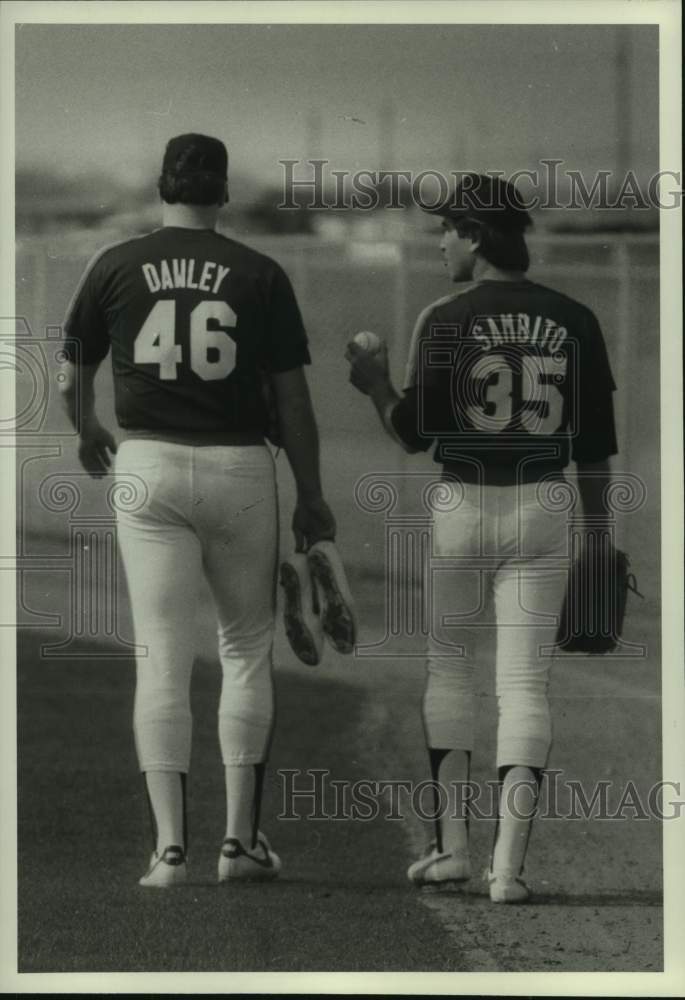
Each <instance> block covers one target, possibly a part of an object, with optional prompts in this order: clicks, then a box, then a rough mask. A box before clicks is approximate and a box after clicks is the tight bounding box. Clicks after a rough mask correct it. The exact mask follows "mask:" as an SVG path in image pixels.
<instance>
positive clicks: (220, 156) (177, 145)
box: [162, 132, 228, 180]
mask: <svg viewBox="0 0 685 1000" xmlns="http://www.w3.org/2000/svg"><path fill="white" fill-rule="evenodd" d="M162 173H165V174H174V175H176V176H179V175H191V174H214V175H215V176H216V177H221V178H222V179H223V180H226V178H227V176H228V153H227V152H226V147H225V146H224V144H223V142H221V140H220V139H213V138H212V137H211V136H209V135H199V134H198V133H197V132H188V133H186V134H185V135H177V136H175V137H174V138H173V139H169V141H168V143H167V146H166V149H165V151H164V159H163V161H162Z"/></svg>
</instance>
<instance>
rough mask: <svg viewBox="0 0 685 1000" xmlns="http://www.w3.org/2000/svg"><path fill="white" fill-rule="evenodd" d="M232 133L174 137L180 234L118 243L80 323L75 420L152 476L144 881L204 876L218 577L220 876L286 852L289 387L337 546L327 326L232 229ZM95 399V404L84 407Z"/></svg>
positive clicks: (139, 599) (325, 526) (299, 462)
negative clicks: (195, 802) (271, 788)
mask: <svg viewBox="0 0 685 1000" xmlns="http://www.w3.org/2000/svg"><path fill="white" fill-rule="evenodd" d="M227 172H228V158H227V153H226V149H225V147H224V145H223V143H221V142H220V141H219V140H217V139H213V138H209V137H207V136H202V135H195V134H190V135H181V136H177V137H176V138H174V139H172V140H171V141H170V142H169V143H168V145H167V148H166V152H165V155H164V161H163V165H162V173H161V177H160V180H159V191H160V195H161V198H162V201H163V225H162V227H161V228H159V229H157V230H155V231H154V232H151V233H149V234H147V235H145V236H141V237H138V238H135V239H129V240H125V241H124V242H122V243H118V244H116V245H114V246H110V247H107V248H105V249H104V250H102V251H101V252H100V253H99V254H97V256H96V257H95V258H94V259H93V260H92V261H91V262H90V264H89V265H88V267H87V269H86V272H85V274H84V276H83V278H82V280H81V283H80V285H79V287H78V289H77V291H76V293H75V295H74V298H73V301H72V303H71V305H70V307H69V311H68V316H67V318H66V321H65V331H66V336H67V338H68V339H67V352H68V356H69V361H68V364H67V366H66V369H67V370H66V372H65V374H66V379H65V381H64V382H63V384H62V389H63V393H64V401H65V404H66V407H67V411H68V413H69V414H70V416H71V418H72V420H73V421H74V423H75V425H76V426H77V428H78V430H79V431H80V446H79V456H80V459H81V461H82V463H83V465H84V466H85V468H86V469H87V470H88V472H90V473H91V474H92V475H93V476H101V475H103V474H105V473H106V472H107V471H108V469H109V468H110V461H111V457H110V456H111V455H112V454H113V453H115V452H116V475H117V477H120V476H121V477H123V478H125V479H126V480H128V481H130V482H134V483H138V484H139V488H140V498H139V499H140V503H139V504H138V507H137V509H135V510H133V509H131V510H130V511H128V512H121V513H120V515H119V517H118V522H119V528H118V537H119V542H120V547H121V553H122V557H123V562H124V566H125V570H126V576H127V580H128V586H129V592H130V599H131V607H132V611H133V618H134V626H135V634H136V641H137V643H139V644H141V645H142V646H144V647H147V655H145V656H141V657H140V658H139V659H138V662H137V684H136V696H135V708H134V732H135V740H136V749H137V753H138V758H139V762H140V768H141V771H143V772H144V775H145V781H146V788H147V793H148V796H149V802H150V806H151V813H152V817H153V820H154V826H155V828H156V843H155V850H154V853H153V855H152V860H151V864H150V867H149V870H148V872H147V874H146V875H144V876H143V878H142V879H141V880H140V881H141V884H142V885H145V886H150V887H167V886H172V885H176V884H179V883H182V882H183V881H184V880H185V877H186V850H187V836H186V830H185V776H186V774H187V772H188V769H189V764H190V746H191V713H190V701H189V687H190V675H191V668H192V663H193V656H194V648H193V628H192V626H193V622H194V617H195V610H196V604H197V598H198V592H199V583H200V580H201V576H202V574H204V576H205V578H206V580H207V581H208V583H209V586H210V588H211V591H212V594H213V597H214V600H215V603H216V609H217V615H218V622H219V627H218V637H219V656H220V660H221V665H222V668H223V684H222V691H221V700H220V704H219V713H218V725H219V740H220V745H221V752H222V757H223V762H224V766H225V774H226V798H227V825H226V835H225V840H224V842H223V845H222V848H221V853H220V857H219V881H224V880H228V879H234V878H238V879H239V878H265V879H266V878H272V877H274V876H275V875H276V874H277V873H278V871H279V869H280V861H279V859H278V857H277V855H276V854H275V853H274V852H273V851H272V850H271V848H270V845H269V843H268V841H267V839H266V837H265V836H264V835H263V834H262V833H261V832H260V831H259V807H260V799H261V790H262V782H263V776H264V766H265V762H266V759H267V754H268V749H269V743H270V740H271V733H272V722H273V688H272V676H271V654H272V642H273V634H274V602H275V584H274V581H275V570H276V559H277V529H278V516H277V506H276V485H275V476H274V462H273V458H272V455H271V452H270V450H269V449H268V447H267V446H266V444H265V439H264V438H265V434H266V433H267V431H268V427H269V415H268V412H267V407H266V404H265V395H264V393H263V392H262V386H263V381H264V379H265V378H266V379H267V380H268V381H269V383H270V385H271V388H272V391H273V395H274V399H275V405H276V409H277V415H278V420H279V425H280V438H281V442H282V445H283V447H284V450H285V452H286V454H287V456H288V460H289V463H290V465H291V468H292V471H293V474H294V477H295V480H296V484H297V491H298V501H297V507H296V511H295V515H294V518H293V528H294V530H295V534H296V541H297V543H298V548H302V547H303V546H308V545H311V544H312V543H315V542H317V541H318V540H320V539H332V538H333V537H334V535H335V522H334V519H333V516H332V514H331V512H330V509H329V508H328V506H327V504H326V503H325V501H324V499H323V496H322V492H321V482H320V476H319V449H318V436H317V428H316V423H315V420H314V415H313V412H312V407H311V402H310V397H309V392H308V388H307V382H306V379H305V375H304V371H303V366H304V365H306V364H308V363H309V360H310V358H309V352H308V347H307V337H306V334H305V330H304V327H303V324H302V318H301V316H300V311H299V308H298V305H297V302H296V300H295V296H294V293H293V290H292V287H291V285H290V282H289V281H288V278H287V277H286V275H285V273H284V271H283V270H282V269H281V268H280V267H279V265H278V264H276V263H275V262H274V261H272V260H270V259H269V258H268V257H265V256H263V255H262V254H259V253H256V252H255V251H253V250H251V249H250V248H248V247H246V246H243V245H242V244H240V243H237V242H235V241H234V240H232V239H228V238H226V237H224V236H221V235H219V234H218V233H217V232H216V231H215V226H216V222H217V216H218V212H219V210H220V208H221V206H222V205H224V203H225V202H227V201H228V186H227ZM110 350H111V355H112V367H113V373H114V388H115V403H116V415H117V420H118V422H119V425H120V427H121V428H122V430H123V432H124V435H125V438H124V441H123V443H121V444H120V445H119V447H118V450H117V446H116V444H115V441H114V439H113V437H112V435H111V434H110V433H109V431H108V430H106V429H105V428H104V427H102V426H101V424H100V423H99V422H98V419H97V417H96V414H95V405H94V391H93V379H94V376H95V372H96V371H97V368H98V365H99V364H100V363H101V362H102V360H103V359H104V358H105V356H106V355H107V354H108V352H109V351H110ZM79 402H80V413H79Z"/></svg>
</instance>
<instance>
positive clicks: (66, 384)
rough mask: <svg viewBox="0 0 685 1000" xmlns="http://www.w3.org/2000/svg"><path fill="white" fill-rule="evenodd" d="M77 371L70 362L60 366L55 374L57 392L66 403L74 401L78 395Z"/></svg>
mask: <svg viewBox="0 0 685 1000" xmlns="http://www.w3.org/2000/svg"><path fill="white" fill-rule="evenodd" d="M78 384H79V379H78V370H77V368H76V366H75V365H72V364H71V362H67V364H65V365H62V366H61V368H60V370H59V372H58V374H57V390H58V392H59V394H60V396H62V398H63V399H64V400H65V402H68V401H70V400H72V399H74V398H75V397H76V395H77V393H78Z"/></svg>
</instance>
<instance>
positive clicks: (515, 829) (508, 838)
mask: <svg viewBox="0 0 685 1000" xmlns="http://www.w3.org/2000/svg"><path fill="white" fill-rule="evenodd" d="M538 794H539V771H538V772H537V773H536V770H534V769H533V768H530V767H523V766H516V767H510V768H509V769H508V770H507V771H506V774H505V775H504V780H503V781H502V788H501V792H500V804H499V819H498V828H497V833H496V837H495V846H494V850H493V853H492V865H491V868H492V871H493V873H494V874H495V875H505V876H509V877H512V878H516V877H517V876H518V875H520V874H521V872H522V870H523V862H524V860H525V857H526V850H527V848H528V840H529V838H530V831H531V828H532V825H533V814H534V812H535V808H536V805H537V800H538Z"/></svg>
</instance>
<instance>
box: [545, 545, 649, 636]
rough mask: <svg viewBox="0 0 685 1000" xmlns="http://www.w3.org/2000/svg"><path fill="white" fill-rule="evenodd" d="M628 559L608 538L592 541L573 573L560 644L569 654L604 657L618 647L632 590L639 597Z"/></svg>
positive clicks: (564, 607) (580, 556) (576, 559)
mask: <svg viewBox="0 0 685 1000" xmlns="http://www.w3.org/2000/svg"><path fill="white" fill-rule="evenodd" d="M628 566H629V561H628V556H627V555H626V554H625V552H622V551H621V550H620V549H616V548H614V546H613V545H612V544H611V540H610V538H609V536H608V535H605V536H600V537H599V538H592V539H589V540H588V544H587V545H586V546H584V547H583V549H582V551H581V553H580V554H579V555H578V556H577V558H575V559H574V561H573V562H572V564H571V568H570V571H569V579H568V586H567V589H566V598H565V601H564V605H563V608H562V612H561V619H560V622H559V631H558V633H557V645H558V646H559V648H560V649H563V650H564V652H567V653H590V654H594V655H601V654H603V653H610V652H612V650H614V649H615V648H616V646H617V645H618V642H619V640H620V637H621V633H622V631H623V621H624V618H625V612H626V601H627V597H628V591H629V590H632V591H633V593H635V594H637V596H638V597H642V594H640V592H639V591H638V589H637V586H636V583H635V577H634V576H633V574H632V573H629V572H628Z"/></svg>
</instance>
